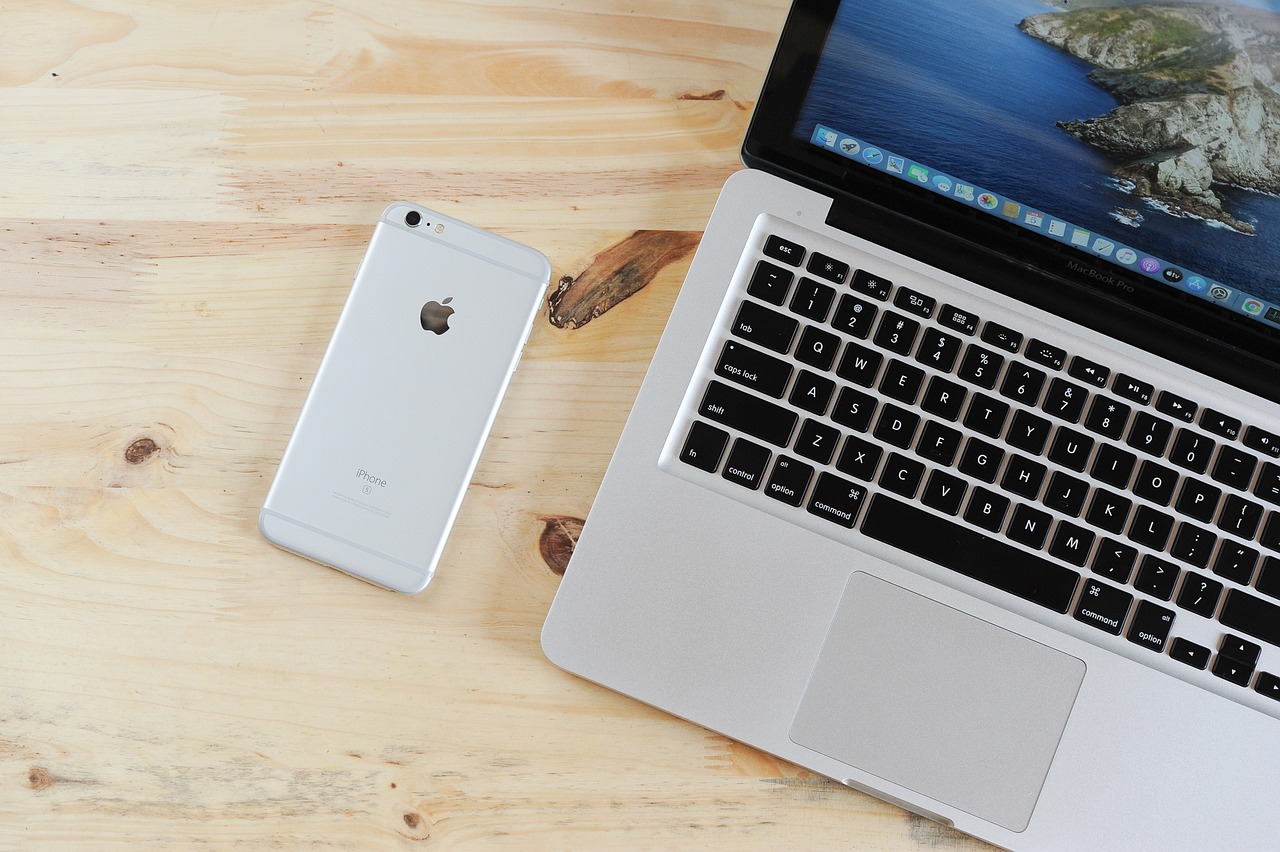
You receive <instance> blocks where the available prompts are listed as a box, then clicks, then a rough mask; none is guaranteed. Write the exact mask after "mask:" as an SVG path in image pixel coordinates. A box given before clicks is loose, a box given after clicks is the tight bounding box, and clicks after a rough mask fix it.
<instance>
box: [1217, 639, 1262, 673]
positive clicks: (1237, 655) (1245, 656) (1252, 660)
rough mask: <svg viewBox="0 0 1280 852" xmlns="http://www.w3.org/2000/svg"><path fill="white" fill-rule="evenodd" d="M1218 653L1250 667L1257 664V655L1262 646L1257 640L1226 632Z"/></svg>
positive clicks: (1259, 654)
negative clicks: (1252, 640)
mask: <svg viewBox="0 0 1280 852" xmlns="http://www.w3.org/2000/svg"><path fill="white" fill-rule="evenodd" d="M1218 653H1219V654H1221V655H1222V656H1224V657H1227V658H1228V659H1232V660H1235V661H1236V662H1237V663H1244V664H1245V665H1246V666H1249V667H1251V668H1252V667H1253V666H1256V665H1257V664H1258V657H1260V656H1261V655H1262V646H1261V645H1259V644H1258V643H1257V642H1250V641H1249V640H1248V639H1242V638H1241V637H1239V636H1236V635H1234V634H1231V633H1227V634H1226V635H1224V636H1223V637H1222V644H1220V645H1219V646H1218Z"/></svg>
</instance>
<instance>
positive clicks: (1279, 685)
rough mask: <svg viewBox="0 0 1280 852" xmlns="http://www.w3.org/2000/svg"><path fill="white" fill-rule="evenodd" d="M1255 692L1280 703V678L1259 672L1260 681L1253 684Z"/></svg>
mask: <svg viewBox="0 0 1280 852" xmlns="http://www.w3.org/2000/svg"><path fill="white" fill-rule="evenodd" d="M1253 689H1254V692H1257V693H1258V694H1259V695H1265V696H1267V697H1268V698H1272V699H1275V700H1276V701H1280V677H1276V676H1275V675H1273V674H1271V673H1270V672H1258V679H1257V680H1256V681H1254V682H1253Z"/></svg>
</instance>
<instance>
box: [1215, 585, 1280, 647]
mask: <svg viewBox="0 0 1280 852" xmlns="http://www.w3.org/2000/svg"><path fill="white" fill-rule="evenodd" d="M1218 620H1219V621H1221V622H1222V623H1223V625H1224V626H1226V627H1228V628H1229V629H1231V630H1239V631H1240V632H1241V633H1246V634H1248V635H1250V636H1252V637H1253V638H1255V639H1261V640H1262V641H1263V642H1266V643H1267V644H1268V645H1280V605H1277V604H1273V603H1271V602H1270V601H1267V600H1263V599H1262V598H1259V597H1255V596H1254V595H1251V594H1249V593H1248V592H1242V591H1240V590H1239V589H1232V590H1230V591H1229V592H1227V599H1226V601H1225V602H1224V603H1223V604H1222V612H1221V613H1220V614H1219V615H1218Z"/></svg>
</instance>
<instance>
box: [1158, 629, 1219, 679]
mask: <svg viewBox="0 0 1280 852" xmlns="http://www.w3.org/2000/svg"><path fill="white" fill-rule="evenodd" d="M1211 653H1213V652H1212V651H1210V650H1209V649H1208V648H1206V647H1205V646H1203V645H1197V644H1196V643H1195V642H1192V641H1190V640H1188V639H1183V638H1182V637H1181V636H1175V637H1174V639H1173V642H1172V644H1170V645H1169V656H1170V657H1173V659H1175V660H1177V661H1178V662H1180V663H1186V664H1187V665H1189V666H1191V667H1192V668H1195V669H1200V671H1204V670H1205V669H1206V668H1207V667H1208V665H1209V655H1210V654H1211Z"/></svg>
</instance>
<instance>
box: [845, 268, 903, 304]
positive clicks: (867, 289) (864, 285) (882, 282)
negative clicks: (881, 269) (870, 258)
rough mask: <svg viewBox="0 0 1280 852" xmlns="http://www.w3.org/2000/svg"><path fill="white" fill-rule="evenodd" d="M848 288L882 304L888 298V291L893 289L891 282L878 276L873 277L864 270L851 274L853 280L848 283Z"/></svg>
mask: <svg viewBox="0 0 1280 852" xmlns="http://www.w3.org/2000/svg"><path fill="white" fill-rule="evenodd" d="M849 286H850V287H852V288H853V289H854V290H857V291H858V292H859V293H865V294H866V295H868V296H870V297H871V298H873V299H878V300H879V301H881V302H883V301H884V300H885V299H887V298H889V291H890V290H891V289H893V282H892V281H890V280H889V279H887V278H881V277H880V276H879V275H873V274H872V273H870V272H867V271H866V270H863V269H859V270H857V271H855V272H854V273H853V280H852V281H850V282H849Z"/></svg>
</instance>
